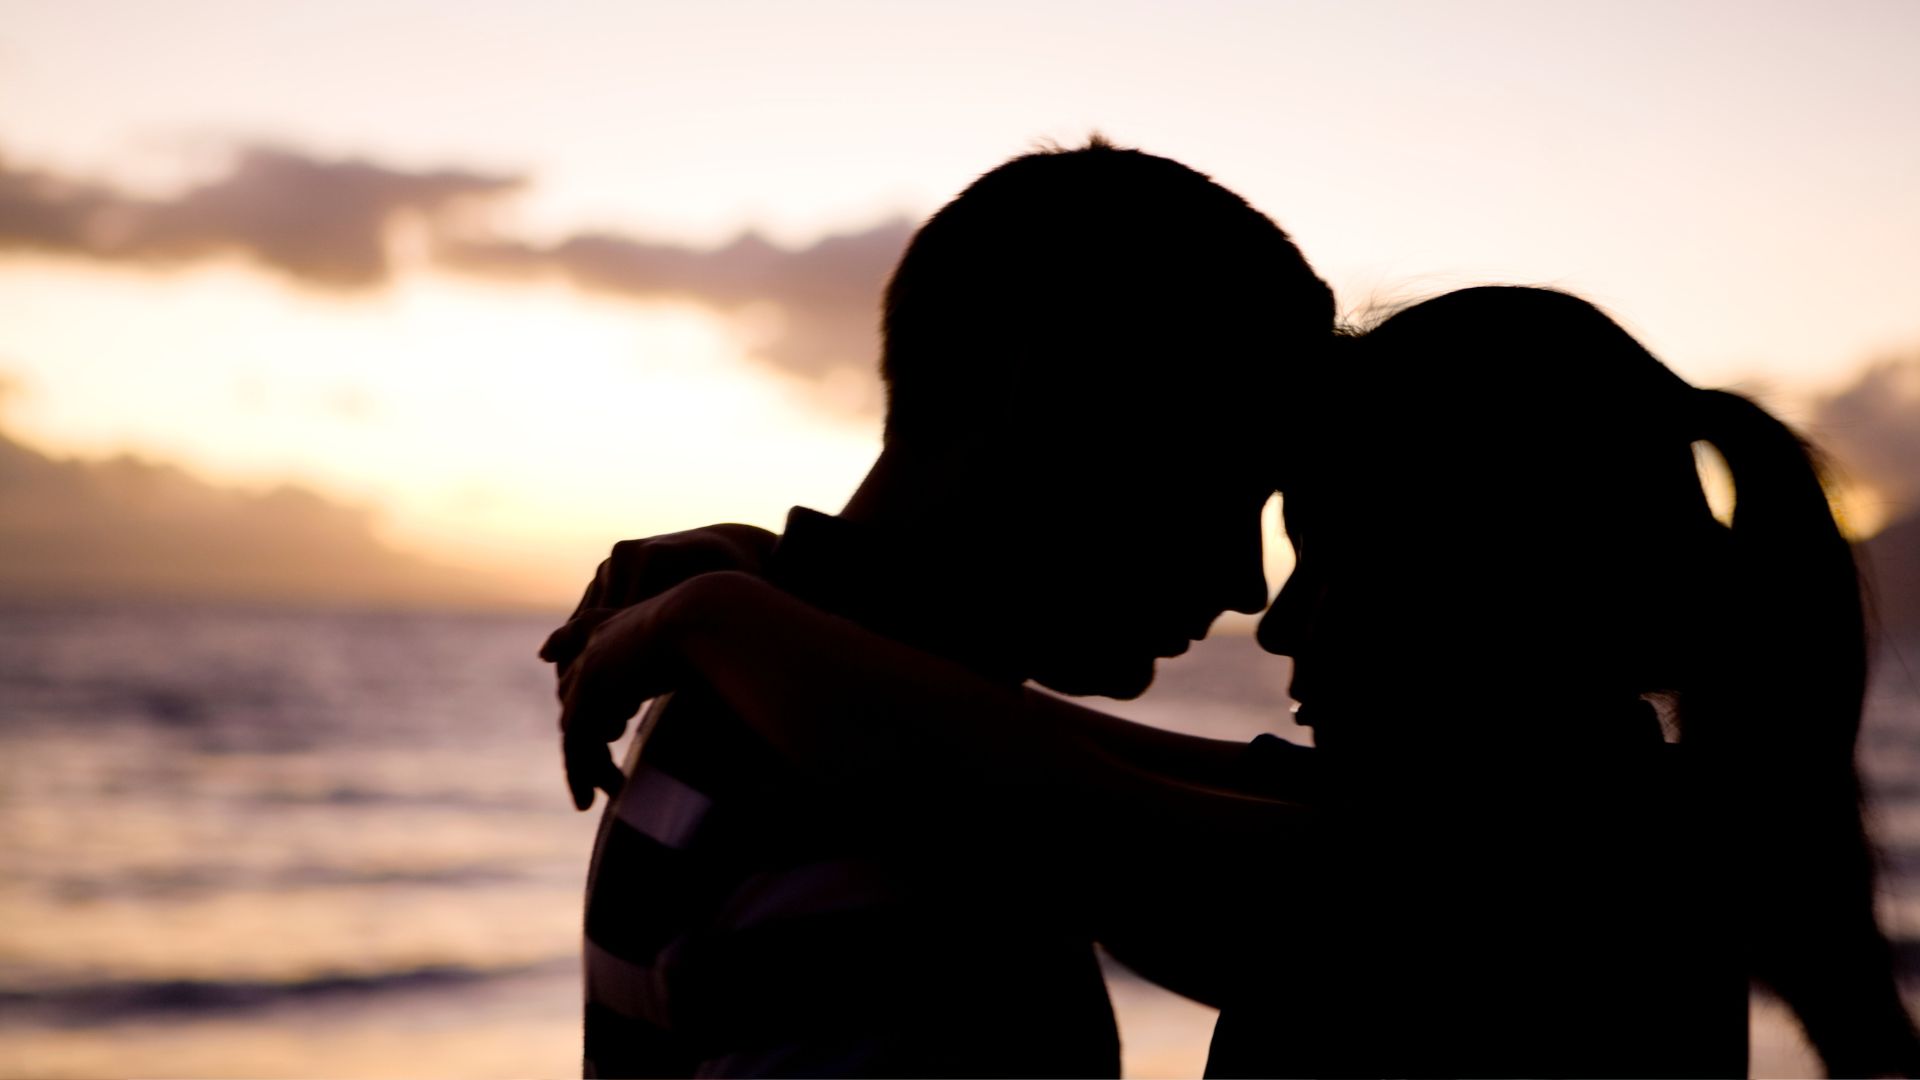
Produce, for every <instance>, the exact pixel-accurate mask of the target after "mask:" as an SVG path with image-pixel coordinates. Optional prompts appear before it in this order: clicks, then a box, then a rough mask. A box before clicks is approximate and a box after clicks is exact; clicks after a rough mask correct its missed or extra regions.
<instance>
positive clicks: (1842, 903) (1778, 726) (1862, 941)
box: [1680, 390, 1920, 1076]
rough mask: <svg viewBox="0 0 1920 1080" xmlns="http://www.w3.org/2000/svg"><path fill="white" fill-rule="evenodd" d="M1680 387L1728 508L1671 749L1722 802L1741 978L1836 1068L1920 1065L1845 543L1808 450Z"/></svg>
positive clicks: (1856, 589) (1704, 393)
mask: <svg viewBox="0 0 1920 1080" xmlns="http://www.w3.org/2000/svg"><path fill="white" fill-rule="evenodd" d="M1690 393H1691V394H1692V398H1691V401H1690V405H1691V408H1690V409H1688V410H1686V411H1687V412H1689V413H1691V415H1692V418H1693V421H1694V422H1693V424H1692V425H1691V426H1692V428H1693V432H1692V433H1693V435H1694V437H1695V438H1699V439H1704V440H1705V441H1707V442H1709V443H1711V444H1712V445H1713V446H1714V448H1715V449H1717V450H1718V451H1719V452H1720V455H1721V457H1723V458H1724V459H1725V460H1726V463H1727V467H1728V470H1729V472H1731V473H1732V476H1733V486H1734V506H1733V520H1732V524H1731V528H1730V529H1729V530H1728V531H1727V543H1726V544H1725V545H1724V546H1723V547H1722V548H1721V550H1722V551H1723V552H1725V553H1726V554H1727V558H1726V559H1725V563H1726V565H1725V567H1724V572H1723V573H1722V574H1721V575H1719V576H1720V580H1721V583H1722V588H1721V589H1719V590H1717V591H1716V593H1715V594H1713V595H1714V596H1715V597H1716V599H1717V600H1718V601H1719V603H1718V604H1717V606H1718V607H1719V609H1720V613H1721V615H1722V617H1721V618H1720V619H1718V620H1716V622H1715V624H1713V625H1712V626H1711V627H1710V628H1709V629H1708V630H1707V632H1706V636H1707V637H1709V638H1710V639H1712V640H1709V641H1707V642H1705V643H1703V646H1702V648H1701V650H1700V653H1701V655H1703V656H1704V657H1705V658H1706V661H1707V662H1706V663H1705V664H1704V665H1703V669H1702V670H1700V671H1698V672H1697V673H1696V678H1697V680H1698V681H1697V682H1696V684H1695V685H1694V686H1692V687H1683V688H1682V690H1681V697H1680V709H1681V724H1682V743H1683V745H1685V744H1687V743H1692V744H1694V749H1695V751H1696V753H1695V755H1694V760H1695V761H1696V763H1697V764H1698V765H1699V767H1700V770H1701V775H1702V776H1703V778H1704V779H1705V780H1706V791H1705V792H1704V793H1703V794H1706V795H1707V796H1708V797H1709V798H1710V799H1714V800H1715V801H1717V802H1718V806H1717V808H1716V812H1715V814H1714V817H1715V818H1716V819H1717V821H1718V822H1719V826H1718V828H1717V829H1716V832H1718V833H1719V835H1720V837H1721V839H1722V840H1723V841H1725V842H1726V844H1725V854H1726V855H1727V856H1730V858H1731V860H1732V865H1731V866H1729V867H1728V869H1729V870H1731V871H1732V874H1733V881H1734V882H1735V883H1736V890H1737V891H1736V892H1735V893H1734V894H1733V897H1732V900H1733V902H1734V903H1736V904H1738V905H1739V908H1740V910H1741V912H1742V913H1743V914H1744V915H1745V916H1746V918H1745V919H1744V924H1745V930H1744V935H1743V936H1744V938H1745V945H1744V949H1745V952H1746V956H1747V962H1748V970H1749V973H1750V974H1751V975H1752V976H1753V977H1755V978H1757V979H1759V980H1761V981H1763V982H1765V983H1767V984H1768V985H1770V986H1771V987H1772V988H1773V989H1774V990H1775V992H1777V993H1778V994H1780V996H1781V997H1783V998H1784V999H1786V1001H1787V1002H1788V1003H1789V1004H1790V1005H1791V1006H1792V1007H1793V1009H1794V1012H1795V1013H1796V1014H1797V1015H1798V1016H1799V1018H1800V1020H1801V1022H1802V1024H1803V1025H1804V1026H1805V1028H1806V1031H1807V1035H1808V1037H1809V1039H1810V1040H1811V1041H1812V1042H1813V1044H1814V1046H1815V1047H1816V1048H1817V1049H1818V1050H1819V1051H1820V1054H1821V1057H1822V1059H1823V1060H1824V1061H1825V1063H1826V1065H1827V1068H1828V1072H1829V1074H1830V1075H1835V1076H1846V1075H1888V1074H1897V1075H1905V1076H1913V1075H1920V1073H1916V1072H1915V1071H1914V1070H1915V1067H1916V1065H1920V1043H1916V1042H1915V1040H1914V1035H1913V1028H1912V1024H1911V1021H1910V1020H1909V1019H1908V1017H1907V1014H1906V1012H1905V1010H1904V1007H1903V1006H1902V1005H1901V1002H1900V999H1899V997H1898V994H1897V993H1895V992H1894V991H1893V989H1892V988H1893V986H1894V963H1893V952H1892V949H1891V947H1890V946H1889V945H1888V943H1887V940H1886V938H1885V937H1884V936H1883V935H1882V934H1881V932H1880V929H1879V927H1878V925H1877V924H1876V922H1875V920H1874V857H1873V851H1872V847H1871V845H1870V843H1869V841H1868V839H1867V836H1866V831H1865V829H1864V827H1863V824H1862V820H1861V791H1860V780H1859V772H1858V769H1857V766H1856V763H1855V760H1854V749H1855V743H1856V741H1857V738H1858V735H1859V730H1860V714H1861V709H1862V707H1863V704H1864V700H1865V696H1866V680H1867V662H1868V643H1867V633H1866V623H1865V617H1864V612H1863V604H1862V598H1861V589H1860V578H1859V571H1858V569H1857V567H1856V565H1855V563H1854V557H1853V550H1852V547H1851V546H1850V545H1849V544H1848V542H1847V539H1846V537H1845V536H1844V535H1843V534H1842V532H1841V530H1840V527H1839V524H1838V523H1837V522H1836V521H1835V519H1834V515H1833V510H1832V507H1831V506H1830V504H1829V503H1828V501H1827V493H1826V486H1825V484H1824V483H1823V482H1822V470H1821V467H1820V463H1819V459H1818V457H1817V455H1816V453H1815V452H1814V450H1813V448H1812V447H1810V446H1809V445H1808V444H1807V443H1806V442H1805V441H1803V440H1802V439H1801V438H1800V437H1799V436H1798V435H1796V434H1795V433H1794V432H1793V431H1792V430H1791V429H1789V428H1788V427H1787V426H1786V425H1785V424H1782V423H1781V422H1780V421H1779V420H1777V419H1775V418H1774V417H1773V416H1772V415H1771V414H1770V413H1768V412H1767V411H1766V410H1765V409H1763V408H1761V407H1760V406H1759V405H1756V404H1755V403H1753V402H1752V401H1750V400H1748V399H1747V398H1745V397H1742V396H1740V395H1738V394H1734V393H1729V392H1727V391H1723V390H1699V391H1691V392H1690Z"/></svg>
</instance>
